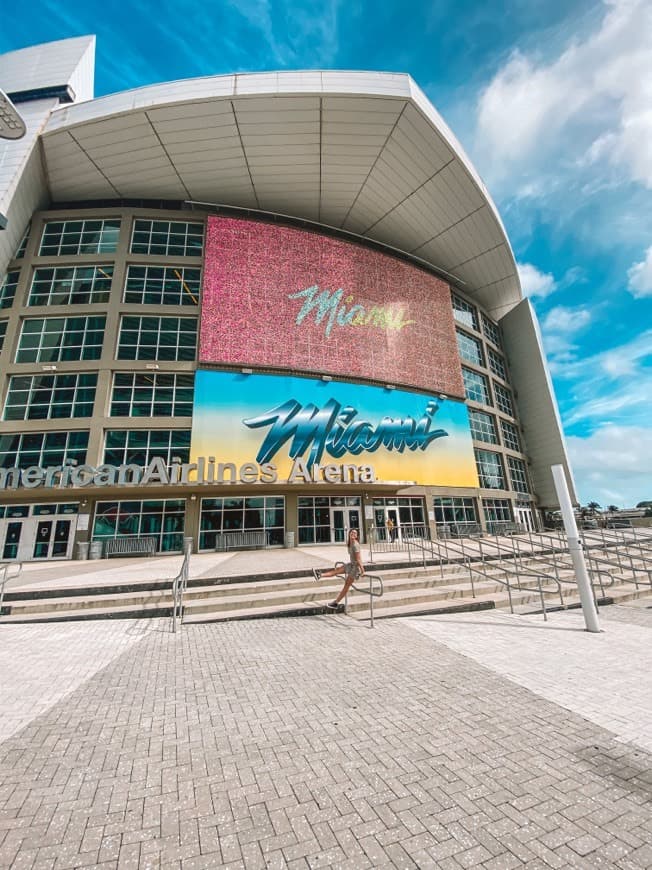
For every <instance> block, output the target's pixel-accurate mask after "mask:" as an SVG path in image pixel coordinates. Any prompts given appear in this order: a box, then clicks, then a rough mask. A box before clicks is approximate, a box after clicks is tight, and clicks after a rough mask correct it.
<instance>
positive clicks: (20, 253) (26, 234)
mask: <svg viewBox="0 0 652 870" xmlns="http://www.w3.org/2000/svg"><path fill="white" fill-rule="evenodd" d="M29 231H30V224H27V228H26V230H25V232H24V233H23V238H22V239H21V242H20V244H19V245H18V250H17V251H16V256H15V257H14V260H22V259H23V257H24V256H25V251H26V250H27V242H28V241H29Z"/></svg>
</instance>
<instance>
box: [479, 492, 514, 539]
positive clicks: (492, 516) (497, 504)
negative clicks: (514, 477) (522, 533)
mask: <svg viewBox="0 0 652 870" xmlns="http://www.w3.org/2000/svg"><path fill="white" fill-rule="evenodd" d="M482 509H483V511H484V518H485V520H486V521H487V527H488V528H489V530H490V531H491V527H492V524H493V523H511V522H512V507H511V502H510V501H508V499H506V498H483V499H482Z"/></svg>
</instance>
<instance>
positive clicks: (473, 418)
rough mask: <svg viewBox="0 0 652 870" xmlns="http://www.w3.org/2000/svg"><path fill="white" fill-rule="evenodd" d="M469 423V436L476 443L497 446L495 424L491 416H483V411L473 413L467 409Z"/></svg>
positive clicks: (473, 411)
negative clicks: (484, 442)
mask: <svg viewBox="0 0 652 870" xmlns="http://www.w3.org/2000/svg"><path fill="white" fill-rule="evenodd" d="M469 421H470V423H471V435H472V436H473V437H474V438H475V439H476V441H486V442H487V444H498V435H497V434H496V423H495V421H494V418H493V417H492V416H491V414H485V413H484V412H483V411H475V410H473V409H471V408H469Z"/></svg>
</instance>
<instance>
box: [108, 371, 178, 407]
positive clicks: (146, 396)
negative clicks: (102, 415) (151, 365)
mask: <svg viewBox="0 0 652 870" xmlns="http://www.w3.org/2000/svg"><path fill="white" fill-rule="evenodd" d="M194 380H195V376H194V374H193V373H192V372H190V373H188V374H177V373H172V374H167V373H163V372H151V373H150V372H143V373H140V372H116V373H115V374H114V376H113V390H112V393H111V412H110V413H111V416H112V417H192V401H193V392H194V390H193V384H194Z"/></svg>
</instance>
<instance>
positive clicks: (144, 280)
mask: <svg viewBox="0 0 652 870" xmlns="http://www.w3.org/2000/svg"><path fill="white" fill-rule="evenodd" d="M200 275H201V272H200V270H199V269H188V268H184V267H183V266H129V269H128V271H127V280H126V282H125V294H124V301H125V302H134V303H136V304H138V305H199V291H200Z"/></svg>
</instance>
